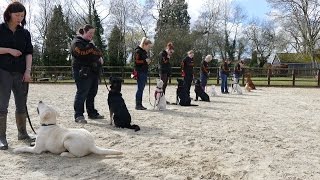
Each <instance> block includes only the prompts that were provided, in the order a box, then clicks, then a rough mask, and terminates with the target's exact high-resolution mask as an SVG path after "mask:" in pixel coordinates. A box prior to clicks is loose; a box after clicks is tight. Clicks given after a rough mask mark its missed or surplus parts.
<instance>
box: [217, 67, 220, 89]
mask: <svg viewBox="0 0 320 180" xmlns="http://www.w3.org/2000/svg"><path fill="white" fill-rule="evenodd" d="M219 84H220V69H219V68H218V69H217V85H219Z"/></svg>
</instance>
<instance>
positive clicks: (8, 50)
mask: <svg viewBox="0 0 320 180" xmlns="http://www.w3.org/2000/svg"><path fill="white" fill-rule="evenodd" d="M0 54H11V55H12V56H14V57H19V56H21V55H22V52H21V51H19V50H16V49H11V48H3V47H0Z"/></svg>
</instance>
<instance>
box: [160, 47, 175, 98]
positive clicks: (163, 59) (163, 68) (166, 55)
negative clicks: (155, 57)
mask: <svg viewBox="0 0 320 180" xmlns="http://www.w3.org/2000/svg"><path fill="white" fill-rule="evenodd" d="M173 52H174V47H173V44H172V42H169V43H168V44H167V47H166V50H163V51H162V52H161V53H160V54H159V76H160V79H161V80H162V81H163V93H164V94H165V93H166V88H167V85H168V79H169V77H170V76H171V64H170V58H171V56H172V54H173Z"/></svg>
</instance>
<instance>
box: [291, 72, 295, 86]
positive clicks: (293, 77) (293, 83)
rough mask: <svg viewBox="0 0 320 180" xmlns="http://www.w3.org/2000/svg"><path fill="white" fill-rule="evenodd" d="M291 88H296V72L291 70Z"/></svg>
mask: <svg viewBox="0 0 320 180" xmlns="http://www.w3.org/2000/svg"><path fill="white" fill-rule="evenodd" d="M292 86H296V70H295V69H292Z"/></svg>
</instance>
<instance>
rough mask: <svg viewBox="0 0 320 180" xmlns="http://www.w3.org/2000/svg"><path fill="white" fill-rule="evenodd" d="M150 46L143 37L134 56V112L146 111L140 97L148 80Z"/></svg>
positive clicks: (150, 43) (147, 40) (149, 42)
mask: <svg viewBox="0 0 320 180" xmlns="http://www.w3.org/2000/svg"><path fill="white" fill-rule="evenodd" d="M151 46H152V42H151V41H150V40H149V39H148V38H146V37H144V38H142V40H141V43H140V45H139V46H138V47H137V48H136V50H135V54H134V64H135V69H134V74H135V75H134V76H135V78H136V79H137V93H136V110H146V109H147V108H145V107H144V106H143V105H142V96H143V91H144V88H145V86H146V83H147V79H148V68H149V64H150V63H151V60H150V59H149V57H148V52H147V51H149V50H150V49H151Z"/></svg>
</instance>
